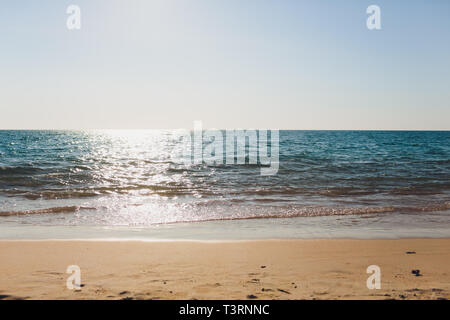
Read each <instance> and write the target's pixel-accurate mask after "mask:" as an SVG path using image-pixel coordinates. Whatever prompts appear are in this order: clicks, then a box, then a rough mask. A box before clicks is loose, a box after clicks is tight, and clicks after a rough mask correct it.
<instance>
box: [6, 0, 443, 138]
mask: <svg viewBox="0 0 450 320" xmlns="http://www.w3.org/2000/svg"><path fill="white" fill-rule="evenodd" d="M70 4H74V5H78V6H79V7H80V8H81V30H73V31H69V30H68V29H67V27H66V20H67V17H68V16H69V15H68V14H67V13H66V9H67V7H68V6H69V5H70ZM372 4H376V5H379V6H380V7H381V27H382V29H381V30H372V31H371V30H368V29H367V27H366V19H367V17H368V14H366V8H367V7H368V6H369V5H372ZM0 39H1V44H0V70H1V71H0V86H1V89H0V90H1V91H0V111H1V117H0V129H87V128H90V129H94V128H98V129H99V128H105V129H129V128H133V129H145V128H192V125H193V121H194V120H202V121H203V126H204V127H205V128H213V127H214V128H232V127H234V128H279V129H400V130H401V129H415V130H427V129H431V130H450V1H448V0H434V1H425V0H422V1H419V0H412V1H402V0H397V1H393V0H389V1H381V0H370V1H365V0H349V1H335V0H328V1H325V0H322V1H312V0H310V1H301V0H292V1H290V0H220V1H219V0H130V1H122V0H70V1H66V0H64V1H56V0H40V1H35V0H20V1H13V0H4V1H2V2H1V4H0Z"/></svg>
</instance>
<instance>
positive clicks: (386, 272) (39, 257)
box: [0, 239, 450, 299]
mask: <svg viewBox="0 0 450 320" xmlns="http://www.w3.org/2000/svg"><path fill="white" fill-rule="evenodd" d="M0 261H1V263H0V299H449V298H450V239H400V240H344V239H334V240H331V239H330V240H329V239H327V240H260V241H234V242H181V241H180V242H176V241H172V242H133V241H122V242H119V241H103V242H102V241H0ZM69 265H78V266H79V267H80V268H81V282H82V288H81V290H80V291H73V290H69V289H67V287H66V280H67V278H68V277H69V276H70V275H69V274H67V273H66V269H67V267H68V266H69ZM370 265H378V266H379V267H380V268H381V289H380V290H369V289H368V288H367V286H366V281H367V278H368V277H369V276H370V274H367V273H366V269H367V267H368V266H370ZM412 270H420V273H419V276H417V275H415V274H413V273H412Z"/></svg>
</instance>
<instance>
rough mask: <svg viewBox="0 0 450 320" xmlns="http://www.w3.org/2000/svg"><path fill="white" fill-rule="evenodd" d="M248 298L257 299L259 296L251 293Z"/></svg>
mask: <svg viewBox="0 0 450 320" xmlns="http://www.w3.org/2000/svg"><path fill="white" fill-rule="evenodd" d="M247 298H248V299H256V298H258V297H257V296H255V295H253V294H249V295H248V296H247Z"/></svg>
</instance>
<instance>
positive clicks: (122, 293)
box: [119, 291, 129, 295]
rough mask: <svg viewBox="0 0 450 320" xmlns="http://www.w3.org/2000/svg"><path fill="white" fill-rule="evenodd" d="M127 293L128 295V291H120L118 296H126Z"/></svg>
mask: <svg viewBox="0 0 450 320" xmlns="http://www.w3.org/2000/svg"><path fill="white" fill-rule="evenodd" d="M127 293H129V292H128V291H122V292H121V293H119V294H120V295H124V294H127Z"/></svg>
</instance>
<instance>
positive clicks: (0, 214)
mask: <svg viewBox="0 0 450 320" xmlns="http://www.w3.org/2000/svg"><path fill="white" fill-rule="evenodd" d="M79 210H95V208H91V207H80V206H67V207H54V208H47V209H37V210H24V211H3V212H0V217H8V216H20V215H30V214H49V213H74V212H77V211H79Z"/></svg>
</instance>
